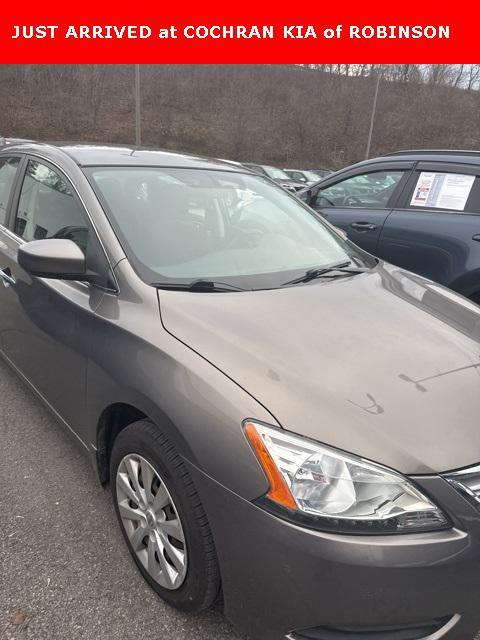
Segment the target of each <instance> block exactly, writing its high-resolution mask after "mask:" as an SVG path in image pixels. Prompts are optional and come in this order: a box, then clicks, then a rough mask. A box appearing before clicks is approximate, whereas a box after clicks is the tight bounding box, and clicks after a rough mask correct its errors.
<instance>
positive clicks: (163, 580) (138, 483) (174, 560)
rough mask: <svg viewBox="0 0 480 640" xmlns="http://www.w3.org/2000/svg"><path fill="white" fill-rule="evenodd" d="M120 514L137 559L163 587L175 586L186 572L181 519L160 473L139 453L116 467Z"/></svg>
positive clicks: (178, 585)
mask: <svg viewBox="0 0 480 640" xmlns="http://www.w3.org/2000/svg"><path fill="white" fill-rule="evenodd" d="M116 484H117V502H118V510H119V513H120V518H121V521H122V524H123V527H124V529H125V532H126V534H127V537H128V539H129V541H130V544H131V546H132V548H133V550H134V552H135V554H136V555H137V557H138V559H139V561H140V562H141V564H142V565H143V567H144V568H145V570H146V571H147V572H148V573H149V575H150V576H151V577H152V578H153V580H155V581H156V582H157V583H158V584H159V585H161V586H162V587H164V588H165V589H170V590H176V589H178V588H179V587H180V586H181V585H182V583H183V581H184V580H185V576H186V573H187V549H186V545H185V536H184V532H183V527H182V523H181V520H180V517H179V515H178V511H177V508H176V506H175V503H174V501H173V498H172V496H171V495H170V492H169V491H168V489H167V487H166V485H165V483H164V481H163V480H162V478H161V476H160V474H159V473H158V472H157V471H156V470H155V469H154V467H153V466H152V465H151V464H150V463H149V462H148V461H147V460H145V458H142V456H139V455H137V454H129V455H127V456H125V457H124V458H123V459H122V461H121V462H120V464H119V466H118V470H117V483H116Z"/></svg>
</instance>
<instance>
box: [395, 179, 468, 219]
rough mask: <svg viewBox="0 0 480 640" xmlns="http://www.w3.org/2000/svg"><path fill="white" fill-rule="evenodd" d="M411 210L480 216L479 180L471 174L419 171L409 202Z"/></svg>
mask: <svg viewBox="0 0 480 640" xmlns="http://www.w3.org/2000/svg"><path fill="white" fill-rule="evenodd" d="M407 206H408V208H409V209H438V210H440V211H450V212H452V211H455V212H456V213H477V214H480V177H478V176H474V175H472V174H462V173H453V172H452V173H450V172H440V171H419V172H417V173H416V175H415V181H414V188H413V191H412V193H410V195H409V199H408V201H407Z"/></svg>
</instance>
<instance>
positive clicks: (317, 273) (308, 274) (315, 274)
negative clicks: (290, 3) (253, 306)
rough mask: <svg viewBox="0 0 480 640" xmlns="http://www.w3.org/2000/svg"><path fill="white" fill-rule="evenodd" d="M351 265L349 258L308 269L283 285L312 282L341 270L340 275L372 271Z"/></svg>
mask: <svg viewBox="0 0 480 640" xmlns="http://www.w3.org/2000/svg"><path fill="white" fill-rule="evenodd" d="M350 265H351V262H350V260H349V261H348V262H342V263H340V264H334V265H331V266H330V267H322V268H319V269H308V271H305V273H304V274H303V276H300V277H299V278H295V279H294V280H289V281H288V282H284V283H283V284H282V287H286V286H288V285H290V284H300V283H301V282H310V280H315V279H316V278H322V277H323V276H328V275H329V274H331V273H332V272H335V271H337V272H339V275H342V274H344V273H345V274H347V275H348V274H356V273H365V272H366V271H370V269H362V268H360V267H356V268H354V269H348V268H347V267H349V266H350ZM330 277H332V276H330Z"/></svg>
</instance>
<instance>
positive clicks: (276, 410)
mask: <svg viewBox="0 0 480 640" xmlns="http://www.w3.org/2000/svg"><path fill="white" fill-rule="evenodd" d="M0 268H1V271H0V279H1V281H2V282H3V285H0V346H1V352H2V354H3V356H4V358H5V359H6V360H7V361H8V362H9V363H10V364H11V365H12V367H13V368H14V369H16V371H17V372H18V373H19V375H20V376H21V378H23V379H24V380H25V381H26V382H27V383H28V384H29V385H30V386H31V387H32V388H33V389H34V391H35V392H36V393H37V394H38V396H39V397H40V398H41V399H42V400H43V401H44V402H45V403H46V404H47V405H48V407H50V409H51V410H52V412H53V413H54V414H55V415H56V417H57V418H58V420H59V422H60V423H61V424H63V425H64V426H65V427H66V428H67V429H68V430H69V431H70V432H71V433H72V434H73V436H74V438H75V439H76V440H77V441H78V443H79V445H80V447H81V448H82V449H83V450H84V451H85V452H86V453H87V454H88V455H89V456H90V459H91V461H92V464H93V465H94V467H95V469H96V470H97V472H98V477H99V480H100V482H101V483H104V484H108V483H109V484H110V489H111V493H112V497H113V503H114V506H115V509H116V512H117V516H118V520H119V524H120V527H121V529H122V532H123V535H124V538H125V541H126V544H127V547H128V549H129V551H130V553H131V555H132V556H133V558H134V560H135V562H136V564H137V566H138V569H139V571H140V572H141V573H142V574H143V576H144V578H145V579H146V581H147V582H148V583H149V585H150V586H151V587H152V588H153V589H154V590H155V591H156V592H157V593H158V594H159V595H160V596H161V597H162V598H163V599H164V600H166V601H167V602H168V603H169V604H171V605H173V606H175V607H177V608H179V609H181V610H184V611H200V610H202V609H205V608H207V607H208V606H210V605H211V604H213V603H214V602H215V601H216V600H217V598H218V597H219V596H220V594H221V595H222V596H223V601H224V606H225V611H226V614H227V616H228V617H229V618H230V619H231V620H232V622H233V623H234V624H235V625H236V626H237V627H238V628H239V629H240V630H242V631H243V632H245V633H246V634H248V635H249V636H250V637H252V638H255V639H259V640H280V639H282V638H284V639H285V638H290V639H295V640H420V639H426V638H428V639H429V640H439V639H447V638H448V639H449V640H455V639H456V640H470V639H471V638H473V636H474V633H475V631H476V629H477V627H479V626H480V620H479V618H480V613H479V606H478V604H479V599H480V464H479V463H480V429H479V425H478V416H479V413H480V393H479V390H480V378H479V373H480V359H479V354H480V351H479V348H480V345H479V336H480V307H477V306H476V305H474V304H473V303H471V302H470V301H468V300H466V299H464V298H462V297H461V296H459V295H457V294H455V293H452V292H451V291H449V290H447V289H445V288H443V287H442V286H440V285H437V284H435V283H433V282H431V281H429V280H426V279H424V278H422V277H420V276H416V275H413V274H411V273H409V272H407V271H404V270H402V269H401V268H399V267H393V266H391V265H389V264H387V263H384V262H381V261H379V260H377V259H375V258H373V257H372V256H370V255H369V254H368V253H366V252H364V251H363V250H362V249H359V248H357V247H356V246H355V245H354V244H352V243H351V242H350V241H348V240H345V239H344V238H343V237H342V236H341V235H340V234H339V233H338V232H337V231H336V230H335V228H334V227H332V226H331V225H330V224H329V223H327V222H325V221H324V220H322V219H321V218H319V217H317V214H316V213H315V212H313V211H312V210H311V209H309V208H308V207H306V206H305V205H304V204H303V203H301V202H300V201H299V200H298V199H297V198H296V197H295V196H293V195H290V194H288V193H287V192H285V191H284V190H283V189H281V188H280V187H277V186H275V185H272V183H271V181H269V180H267V179H265V178H262V177H261V176H259V175H254V174H251V173H248V172H247V171H246V170H243V169H242V168H240V167H236V166H233V165H229V164H225V163H222V162H218V161H213V160H208V159H203V158H197V157H190V156H184V155H178V154H172V153H167V152H157V151H151V150H148V151H147V150H135V149H130V148H115V147H94V146H64V147H52V146H47V145H35V144H31V145H21V146H17V147H9V148H7V149H5V150H3V151H2V152H0ZM59 453H60V452H59ZM39 481H41V480H39ZM65 491H66V492H68V486H66V487H65ZM51 517H53V516H51ZM98 526H99V527H101V526H102V523H101V522H99V524H98ZM72 535H77V532H72ZM119 553H121V550H119ZM128 588H129V587H128V584H125V589H128Z"/></svg>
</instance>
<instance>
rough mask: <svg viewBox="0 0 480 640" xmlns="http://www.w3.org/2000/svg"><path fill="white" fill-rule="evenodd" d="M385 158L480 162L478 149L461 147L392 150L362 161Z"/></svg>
mask: <svg viewBox="0 0 480 640" xmlns="http://www.w3.org/2000/svg"><path fill="white" fill-rule="evenodd" d="M385 160H392V162H393V161H395V160H411V161H415V162H416V161H418V160H423V161H427V162H428V161H432V162H451V163H465V164H475V165H476V164H480V151H474V150H461V149H407V150H403V151H393V152H392V153H387V154H385V155H383V156H379V157H378V158H371V159H369V160H364V161H363V162H364V163H371V162H381V161H383V162H384V161H385Z"/></svg>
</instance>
